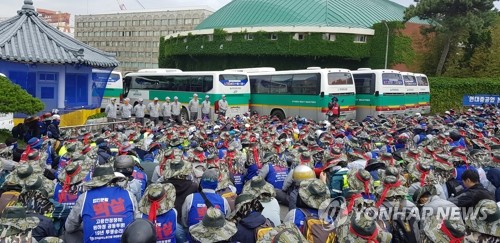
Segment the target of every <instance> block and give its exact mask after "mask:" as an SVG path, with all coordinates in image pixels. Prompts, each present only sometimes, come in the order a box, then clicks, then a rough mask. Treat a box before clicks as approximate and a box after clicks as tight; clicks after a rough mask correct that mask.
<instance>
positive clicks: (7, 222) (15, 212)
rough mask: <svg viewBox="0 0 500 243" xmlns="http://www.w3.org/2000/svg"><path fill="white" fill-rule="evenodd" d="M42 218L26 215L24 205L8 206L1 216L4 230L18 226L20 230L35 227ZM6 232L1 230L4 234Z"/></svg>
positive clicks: (0, 220)
mask: <svg viewBox="0 0 500 243" xmlns="http://www.w3.org/2000/svg"><path fill="white" fill-rule="evenodd" d="M39 222H40V220H39V219H38V218H37V217H26V209H25V208H24V207H6V208H5V209H4V210H3V212H2V217H0V225H1V226H3V227H2V231H4V230H7V231H8V230H9V229H10V228H16V229H19V230H27V229H34V228H36V227H37V226H38V223H39ZM3 233H4V232H0V235H3Z"/></svg>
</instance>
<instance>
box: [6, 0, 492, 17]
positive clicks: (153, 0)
mask: <svg viewBox="0 0 500 243" xmlns="http://www.w3.org/2000/svg"><path fill="white" fill-rule="evenodd" d="M117 1H121V2H122V3H123V4H125V6H126V7H127V10H139V9H142V7H141V5H140V4H139V3H138V2H140V3H142V5H144V8H145V9H167V8H176V7H182V8H186V7H196V6H209V7H211V8H213V9H214V10H217V9H219V8H220V7H222V6H224V5H225V4H227V3H228V2H230V1H231V0H33V2H34V5H35V7H36V8H45V9H50V10H56V11H62V12H69V13H71V14H72V15H78V14H97V13H109V12H118V11H120V8H119V5H118V3H117ZM305 1H307V0H305ZM353 1H356V0H353ZM393 1H394V2H397V3H399V4H401V5H404V6H408V5H410V4H411V3H413V0H393ZM23 2H24V0H0V17H12V16H14V15H16V13H17V10H19V9H20V8H21V6H22V5H23ZM497 7H498V5H497Z"/></svg>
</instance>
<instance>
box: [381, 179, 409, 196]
mask: <svg viewBox="0 0 500 243" xmlns="http://www.w3.org/2000/svg"><path fill="white" fill-rule="evenodd" d="M384 190H387V193H386V195H385V198H388V197H395V196H406V195H407V194H408V188H407V187H405V186H404V183H403V181H401V180H400V178H398V177H396V176H393V175H387V176H385V177H384V179H383V183H381V184H380V186H378V187H377V189H376V194H377V195H379V196H381V195H383V193H384Z"/></svg>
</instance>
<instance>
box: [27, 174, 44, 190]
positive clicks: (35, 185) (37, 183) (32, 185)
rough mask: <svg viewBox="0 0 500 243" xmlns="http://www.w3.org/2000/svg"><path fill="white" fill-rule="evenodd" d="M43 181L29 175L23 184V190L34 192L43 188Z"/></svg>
mask: <svg viewBox="0 0 500 243" xmlns="http://www.w3.org/2000/svg"><path fill="white" fill-rule="evenodd" d="M43 183H44V181H43V179H42V178H41V177H40V176H38V175H31V176H30V177H28V178H27V179H26V181H25V183H24V189H25V190H28V191H36V190H39V189H41V188H42V187H43Z"/></svg>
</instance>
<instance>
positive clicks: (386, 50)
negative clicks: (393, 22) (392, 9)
mask: <svg viewBox="0 0 500 243" xmlns="http://www.w3.org/2000/svg"><path fill="white" fill-rule="evenodd" d="M382 23H384V25H385V28H386V29H387V34H386V40H385V65H384V69H387V56H388V55H389V26H388V25H387V21H385V20H382Z"/></svg>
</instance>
